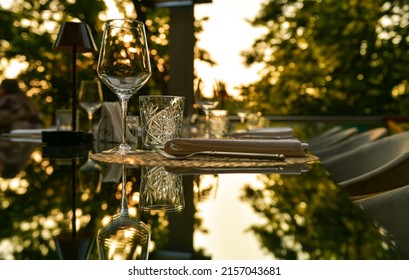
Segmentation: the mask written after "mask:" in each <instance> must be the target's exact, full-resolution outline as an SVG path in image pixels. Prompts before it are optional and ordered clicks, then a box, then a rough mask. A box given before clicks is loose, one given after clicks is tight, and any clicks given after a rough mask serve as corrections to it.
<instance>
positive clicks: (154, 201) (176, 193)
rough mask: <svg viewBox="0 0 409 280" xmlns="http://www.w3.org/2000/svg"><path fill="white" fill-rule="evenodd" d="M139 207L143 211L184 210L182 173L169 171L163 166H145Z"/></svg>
mask: <svg viewBox="0 0 409 280" xmlns="http://www.w3.org/2000/svg"><path fill="white" fill-rule="evenodd" d="M139 208H140V209H141V210H142V211H150V210H162V211H165V212H180V211H182V210H183V209H184V208H185V199H184V195H183V183H182V175H176V174H172V173H168V172H166V170H165V168H164V167H163V166H143V167H142V174H141V191H140V199H139Z"/></svg>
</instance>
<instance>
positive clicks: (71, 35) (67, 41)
mask: <svg viewBox="0 0 409 280" xmlns="http://www.w3.org/2000/svg"><path fill="white" fill-rule="evenodd" d="M54 48H55V49H56V50H58V51H67V52H72V105H71V107H72V108H71V109H72V117H71V118H72V120H71V121H72V132H73V133H71V134H70V133H66V132H64V133H59V131H57V132H55V133H46V135H45V136H46V137H44V133H43V142H52V143H54V142H55V143H60V142H61V141H62V142H67V143H73V141H74V143H75V142H78V141H77V139H76V138H78V137H80V138H81V137H82V136H80V133H78V132H77V131H76V130H77V114H76V113H77V103H78V97H77V63H76V60H77V53H86V52H93V51H97V47H96V46H95V42H94V39H93V37H92V34H91V30H90V28H89V26H88V24H86V23H85V22H63V23H62V25H61V28H60V31H59V33H58V37H57V40H56V41H55V43H54ZM44 140H45V141H44ZM79 141H80V142H81V141H82V139H79ZM62 144H65V143H62Z"/></svg>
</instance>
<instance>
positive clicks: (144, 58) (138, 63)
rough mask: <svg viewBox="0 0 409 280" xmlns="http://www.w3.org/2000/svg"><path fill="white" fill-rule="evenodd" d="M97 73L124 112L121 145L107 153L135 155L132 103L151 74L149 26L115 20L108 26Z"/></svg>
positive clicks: (131, 21)
mask: <svg viewBox="0 0 409 280" xmlns="http://www.w3.org/2000/svg"><path fill="white" fill-rule="evenodd" d="M97 70H98V75H99V77H100V78H101V80H102V81H103V82H104V83H105V84H106V85H107V86H108V88H109V89H111V90H112V91H113V92H114V93H115V94H116V95H117V96H118V98H119V101H120V104H121V113H122V123H121V127H122V141H121V144H120V145H119V147H117V148H114V149H112V150H108V151H105V153H119V154H128V153H134V152H135V151H133V150H132V148H131V147H130V146H129V144H128V143H127V140H126V127H127V125H126V115H127V111H128V102H129V99H130V98H131V96H132V95H134V94H136V92H137V91H138V90H139V89H140V88H141V87H142V86H143V85H144V84H145V83H146V82H147V81H148V79H149V77H150V75H151V65H150V61H149V51H148V45H147V39H146V34H145V26H144V24H143V23H142V22H140V21H137V20H131V19H112V20H108V21H107V22H106V23H105V30H104V34H103V37H102V44H101V50H100V54H99V59H98V67H97Z"/></svg>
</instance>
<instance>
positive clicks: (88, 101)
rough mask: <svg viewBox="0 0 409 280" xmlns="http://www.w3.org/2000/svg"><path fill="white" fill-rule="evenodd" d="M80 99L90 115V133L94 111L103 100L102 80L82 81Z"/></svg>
mask: <svg viewBox="0 0 409 280" xmlns="http://www.w3.org/2000/svg"><path fill="white" fill-rule="evenodd" d="M78 101H79V103H80V106H81V107H82V108H83V109H84V110H85V111H86V112H87V115H88V122H89V126H88V133H92V119H93V115H94V113H95V112H96V111H97V110H98V109H99V108H101V106H102V102H103V96H102V87H101V82H100V81H98V80H95V81H86V80H84V81H81V86H80V90H79V97H78Z"/></svg>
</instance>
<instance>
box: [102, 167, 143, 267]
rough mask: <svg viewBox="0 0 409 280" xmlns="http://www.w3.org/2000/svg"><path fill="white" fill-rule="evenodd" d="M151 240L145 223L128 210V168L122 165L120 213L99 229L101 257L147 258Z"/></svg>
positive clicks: (105, 258) (112, 258)
mask: <svg viewBox="0 0 409 280" xmlns="http://www.w3.org/2000/svg"><path fill="white" fill-rule="evenodd" d="M149 241H150V233H149V229H148V227H147V226H146V224H145V223H143V222H142V221H140V220H139V219H137V218H136V217H134V216H131V215H130V213H129V211H128V199H127V197H126V169H125V166H122V196H121V207H120V210H119V213H118V214H116V215H114V216H113V217H112V218H111V220H110V221H109V222H108V224H106V225H105V226H104V227H103V228H102V229H100V230H99V231H98V235H97V245H98V253H99V257H100V259H104V260H131V259H133V260H146V259H148V254H149V251H148V246H149Z"/></svg>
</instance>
